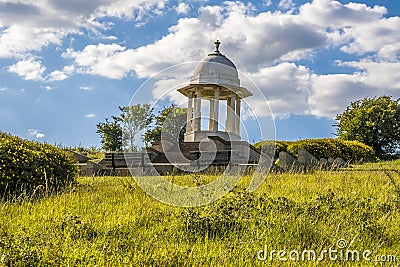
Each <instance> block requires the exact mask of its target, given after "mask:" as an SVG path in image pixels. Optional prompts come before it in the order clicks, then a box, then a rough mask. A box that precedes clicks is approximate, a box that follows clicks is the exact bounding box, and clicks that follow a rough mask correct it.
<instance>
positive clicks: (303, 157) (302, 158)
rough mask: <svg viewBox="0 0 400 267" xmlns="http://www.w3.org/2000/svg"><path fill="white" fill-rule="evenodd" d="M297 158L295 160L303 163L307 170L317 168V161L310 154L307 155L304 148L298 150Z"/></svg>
mask: <svg viewBox="0 0 400 267" xmlns="http://www.w3.org/2000/svg"><path fill="white" fill-rule="evenodd" d="M298 154H299V156H298V157H297V160H298V161H299V162H300V163H303V164H304V165H305V166H306V167H307V168H315V167H318V164H319V161H318V159H317V158H316V157H314V156H313V155H312V154H311V153H309V152H308V151H307V150H305V149H304V148H299V149H298Z"/></svg>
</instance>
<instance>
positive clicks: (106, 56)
mask: <svg viewBox="0 0 400 267" xmlns="http://www.w3.org/2000/svg"><path fill="white" fill-rule="evenodd" d="M132 53H133V51H132V50H126V49H125V47H122V46H120V45H118V44H109V45H106V44H101V43H100V44H98V45H88V46H86V47H85V49H84V50H83V51H73V50H68V51H67V52H66V53H64V55H63V56H64V57H66V58H71V59H73V60H74V61H75V63H76V65H77V66H78V67H79V68H81V71H83V72H84V73H87V74H92V75H101V76H104V77H107V78H110V79H122V78H123V77H124V76H126V75H127V73H128V72H130V71H131V70H133V69H134V63H133V62H132V61H131V59H132Z"/></svg>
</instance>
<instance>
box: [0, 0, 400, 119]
mask: <svg viewBox="0 0 400 267" xmlns="http://www.w3.org/2000/svg"><path fill="white" fill-rule="evenodd" d="M166 3H167V2H166V1H153V0H139V1H134V0H131V1H122V0H118V1H111V0H103V1H98V2H95V1H84V3H81V1H78V0H74V1H72V2H68V3H66V2H65V3H64V2H62V1H60V0H44V1H39V2H34V3H33V2H31V1H28V0H20V1H18V2H16V1H13V2H12V4H11V1H3V3H2V5H3V6H2V7H3V10H7V12H3V13H4V14H3V13H2V14H0V15H1V16H0V25H4V26H3V27H2V28H0V57H7V56H10V55H12V56H21V54H24V53H26V52H29V51H37V50H40V49H41V48H42V47H43V46H47V45H49V44H60V43H61V42H62V40H63V38H64V37H65V36H66V35H67V34H69V33H71V32H79V30H80V29H81V28H82V27H86V28H88V29H94V30H95V29H102V28H107V27H112V25H109V24H105V22H102V23H100V22H99V21H100V20H99V19H98V18H104V17H106V16H115V17H119V18H126V19H129V20H134V21H136V22H138V23H139V24H140V22H143V21H146V16H151V15H152V14H153V15H155V14H161V13H162V12H163V10H164V9H165V8H166ZM264 4H265V5H270V4H271V1H264ZM80 5H82V6H80ZM278 5H279V6H280V8H281V10H289V11H287V12H286V13H284V11H276V12H270V11H268V12H261V13H257V12H254V7H253V6H252V5H251V4H248V5H245V4H243V3H241V2H224V4H222V5H219V6H216V5H203V6H202V7H200V8H199V10H198V16H196V17H186V18H181V19H179V21H178V22H177V23H176V25H174V26H172V27H170V28H169V32H168V33H167V34H166V35H164V36H163V37H161V38H160V39H158V40H156V41H154V42H153V43H149V44H146V45H143V46H140V47H137V48H128V47H127V46H126V45H124V44H123V43H107V44H103V43H101V42H100V43H95V44H89V45H87V46H86V47H84V48H83V49H82V50H75V49H68V50H67V51H65V52H64V53H63V57H64V58H65V59H67V60H71V61H72V64H71V65H69V66H66V67H64V68H63V69H60V70H56V71H53V72H51V73H50V74H49V75H48V76H47V77H45V78H43V72H44V70H45V67H44V66H42V65H41V63H40V62H39V61H37V60H35V59H33V58H29V57H28V59H26V57H24V59H23V60H20V61H19V62H18V63H16V64H15V65H13V66H11V67H9V71H11V72H14V73H17V74H18V75H20V76H21V77H23V78H24V79H30V80H43V79H44V80H46V81H62V80H64V79H67V78H68V77H69V76H70V75H73V74H74V73H84V74H90V75H99V76H103V77H107V78H109V79H122V78H124V77H126V76H129V75H136V76H137V77H139V78H147V77H151V76H152V75H154V74H156V73H158V72H159V71H161V70H163V69H165V68H167V67H170V66H172V65H174V64H181V63H183V62H190V61H198V60H201V59H202V58H203V57H204V56H206V55H207V53H209V52H210V51H212V50H214V47H213V42H214V41H215V40H216V39H220V40H221V41H222V45H221V51H222V52H223V53H224V54H226V55H227V56H228V57H229V58H230V59H231V60H233V61H234V63H235V64H236V66H237V67H238V69H239V70H241V71H243V72H244V73H245V74H246V75H247V76H248V77H249V78H251V79H254V81H255V82H256V83H257V84H258V85H259V86H260V88H261V90H262V92H263V93H264V94H265V95H266V96H267V98H268V100H269V102H270V104H271V108H272V110H273V112H274V114H275V115H277V116H285V115H287V114H289V113H295V114H313V115H316V116H326V117H330V118H333V117H334V116H335V115H336V114H337V113H338V112H340V111H342V110H343V109H344V108H345V107H346V106H347V105H348V104H349V103H348V102H349V101H352V100H355V99H357V98H362V97H365V96H374V95H377V94H381V93H388V92H390V93H391V94H393V95H398V94H399V90H400V74H399V73H400V66H399V64H400V63H399V56H400V45H399V44H400V35H399V34H398V29H399V28H400V18H399V17H389V18H386V17H384V15H385V14H386V13H387V10H386V8H385V7H382V6H379V5H375V6H368V5H366V4H363V3H353V2H351V3H348V4H342V3H340V2H339V1H333V0H314V1H312V2H309V3H305V4H303V5H302V6H300V7H299V8H298V10H296V11H298V12H294V9H293V8H295V7H294V3H293V1H291V0H281V1H280V2H279V4H278ZM175 7H176V12H177V13H181V14H186V13H187V11H188V8H189V6H188V4H186V3H183V2H182V3H180V4H178V6H175ZM0 10H1V8H0ZM0 13H1V11H0ZM5 13H7V14H5ZM24 14H25V16H24ZM38 14H41V16H38ZM39 17H40V18H39ZM33 18H34V19H33ZM31 20H32V22H31V23H30V21H31ZM65 20H68V22H67V21H65ZM101 21H104V20H101ZM114 39H115V38H113V37H111V38H108V41H113V40H114ZM32 40H33V41H32ZM115 40H116V39H115ZM331 48H334V49H335V50H336V49H337V50H339V49H340V51H342V52H344V53H348V54H354V55H357V56H358V57H359V58H360V60H353V61H350V62H340V61H339V67H341V66H344V67H350V68H354V69H355V71H354V73H347V74H330V75H329V74H325V75H322V74H315V73H313V70H311V69H309V68H307V67H305V66H302V65H301V64H300V63H298V60H302V59H312V58H313V55H314V54H315V53H318V52H319V51H328V50H329V49H331ZM286 61H288V62H286ZM293 62H297V63H293ZM182 70H183V69H182ZM184 71H185V73H190V72H191V71H192V69H184ZM182 73H184V72H183V71H182ZM182 73H169V74H168V75H166V76H165V77H163V78H164V80H160V81H159V82H156V83H155V87H154V88H153V91H152V94H148V96H153V97H157V96H159V94H160V92H161V90H162V88H163V87H165V86H169V87H171V86H172V83H174V82H181V81H182ZM185 81H186V80H185ZM81 89H83V88H82V87H81ZM83 90H84V89H83ZM170 99H171V100H172V101H174V102H177V103H178V102H181V101H182V98H181V97H180V96H179V95H174V96H171V97H170ZM344 99H345V100H344ZM251 101H253V102H251ZM249 102H251V103H254V106H255V107H256V112H257V113H258V115H260V114H263V112H264V113H265V109H264V107H263V106H262V103H261V102H260V100H259V99H257V98H256V97H253V99H249Z"/></svg>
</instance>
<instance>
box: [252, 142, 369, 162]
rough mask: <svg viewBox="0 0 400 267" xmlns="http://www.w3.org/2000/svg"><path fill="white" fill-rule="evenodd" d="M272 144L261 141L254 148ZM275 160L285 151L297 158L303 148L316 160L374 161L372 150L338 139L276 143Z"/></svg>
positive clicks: (357, 143)
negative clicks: (299, 150)
mask: <svg viewBox="0 0 400 267" xmlns="http://www.w3.org/2000/svg"><path fill="white" fill-rule="evenodd" d="M270 143H273V142H272V141H263V142H259V143H257V144H255V145H254V146H255V147H257V148H260V147H261V146H263V145H266V144H270ZM275 145H276V150H275V158H278V157H279V152H281V151H285V152H288V153H290V154H292V155H293V156H297V151H298V149H299V148H304V149H305V150H307V151H308V152H309V153H311V154H312V155H314V157H316V158H317V159H321V158H326V159H328V158H337V157H340V158H342V159H344V160H345V161H349V162H353V163H355V162H368V161H374V160H375V153H374V151H373V149H372V148H371V147H369V146H367V145H365V144H363V143H361V142H358V141H347V140H342V139H338V138H323V139H304V140H299V141H276V142H275Z"/></svg>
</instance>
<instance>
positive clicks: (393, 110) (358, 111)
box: [335, 95, 400, 158]
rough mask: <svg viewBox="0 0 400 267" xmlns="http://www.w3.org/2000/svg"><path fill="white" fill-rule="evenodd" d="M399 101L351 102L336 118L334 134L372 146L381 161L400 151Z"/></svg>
mask: <svg viewBox="0 0 400 267" xmlns="http://www.w3.org/2000/svg"><path fill="white" fill-rule="evenodd" d="M399 101H400V99H397V100H393V99H392V98H391V97H390V96H386V95H384V96H381V97H378V98H376V97H374V98H364V99H362V100H358V101H356V102H352V103H351V104H350V106H348V107H347V108H346V110H345V111H344V112H343V113H342V114H338V115H337V116H336V120H337V121H338V123H337V124H335V126H337V135H338V136H339V138H343V139H345V140H357V141H360V142H363V143H364V144H366V145H369V146H371V147H372V148H373V149H374V150H375V151H376V153H377V155H378V156H379V157H381V158H384V157H387V156H390V155H392V154H393V153H395V152H396V151H398V149H399V148H400V103H399Z"/></svg>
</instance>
